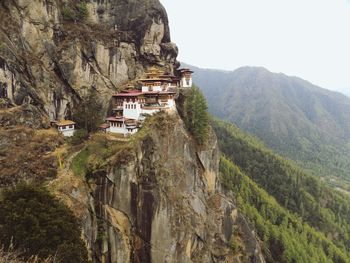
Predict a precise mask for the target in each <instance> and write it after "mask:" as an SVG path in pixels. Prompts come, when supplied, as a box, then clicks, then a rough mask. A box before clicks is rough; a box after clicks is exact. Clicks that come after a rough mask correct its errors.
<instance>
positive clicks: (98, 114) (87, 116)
mask: <svg viewBox="0 0 350 263" xmlns="http://www.w3.org/2000/svg"><path fill="white" fill-rule="evenodd" d="M73 120H74V121H75V122H76V123H77V126H78V127H79V128H81V129H85V130H86V131H87V132H93V131H96V130H97V128H98V126H99V125H100V124H101V122H102V120H103V115H102V105H101V103H100V102H99V100H98V96H97V93H96V91H94V90H92V91H89V93H88V95H87V96H86V97H85V98H83V99H82V101H81V103H80V104H79V105H78V107H77V108H76V109H75V111H74V113H73Z"/></svg>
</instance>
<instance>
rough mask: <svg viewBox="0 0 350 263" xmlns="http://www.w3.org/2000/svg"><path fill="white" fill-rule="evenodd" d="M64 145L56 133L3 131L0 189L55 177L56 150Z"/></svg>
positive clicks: (19, 128)
mask: <svg viewBox="0 0 350 263" xmlns="http://www.w3.org/2000/svg"><path fill="white" fill-rule="evenodd" d="M62 143H63V138H62V137H61V136H60V135H59V134H58V133H57V132H56V131H54V130H39V131H35V130H33V129H30V128H26V127H15V128H13V129H7V130H3V129H0V146H1V147H0V186H7V185H13V184H15V183H17V182H19V181H21V180H30V179H34V180H39V181H40V180H44V179H46V178H53V177H55V175H56V170H57V157H56V155H55V149H56V148H57V147H58V146H60V145H61V144H62Z"/></svg>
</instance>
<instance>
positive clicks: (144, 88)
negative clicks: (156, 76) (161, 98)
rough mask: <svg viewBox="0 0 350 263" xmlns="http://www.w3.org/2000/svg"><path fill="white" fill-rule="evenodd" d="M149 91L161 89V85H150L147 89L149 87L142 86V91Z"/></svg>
mask: <svg viewBox="0 0 350 263" xmlns="http://www.w3.org/2000/svg"><path fill="white" fill-rule="evenodd" d="M150 91H162V87H161V86H154V87H152V90H149V87H147V86H142V92H150Z"/></svg>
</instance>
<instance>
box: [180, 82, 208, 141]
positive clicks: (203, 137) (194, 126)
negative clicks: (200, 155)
mask: <svg viewBox="0 0 350 263" xmlns="http://www.w3.org/2000/svg"><path fill="white" fill-rule="evenodd" d="M184 117H185V124H186V127H187V129H188V130H189V132H190V133H191V134H192V135H193V136H194V138H195V139H196V141H197V142H198V144H205V143H206V141H207V139H208V135H209V114H208V106H207V101H206V99H205V98H204V96H203V94H202V92H201V91H200V90H199V89H198V88H197V87H195V86H194V87H192V88H191V89H190V90H189V91H188V93H187V94H186V100H185V104H184Z"/></svg>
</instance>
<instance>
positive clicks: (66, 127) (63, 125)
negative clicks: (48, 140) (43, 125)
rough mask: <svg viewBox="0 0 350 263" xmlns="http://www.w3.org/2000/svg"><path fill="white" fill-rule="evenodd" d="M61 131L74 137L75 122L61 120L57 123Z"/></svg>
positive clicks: (66, 135) (67, 135)
mask: <svg viewBox="0 0 350 263" xmlns="http://www.w3.org/2000/svg"><path fill="white" fill-rule="evenodd" d="M55 125H56V127H57V129H58V131H59V132H61V133H62V134H63V136H65V137H72V136H73V135H74V131H75V122H74V121H70V120H60V121H58V122H56V123H55Z"/></svg>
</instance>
